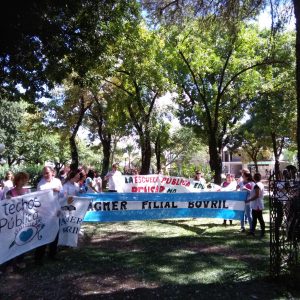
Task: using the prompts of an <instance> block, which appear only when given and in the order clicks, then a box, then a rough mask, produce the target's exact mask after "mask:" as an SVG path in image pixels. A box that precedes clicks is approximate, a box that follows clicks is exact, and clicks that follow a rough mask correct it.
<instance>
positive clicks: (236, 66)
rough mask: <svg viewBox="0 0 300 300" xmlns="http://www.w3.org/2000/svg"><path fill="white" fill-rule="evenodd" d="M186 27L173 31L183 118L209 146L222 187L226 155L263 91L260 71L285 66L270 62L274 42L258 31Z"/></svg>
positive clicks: (217, 26) (175, 75)
mask: <svg viewBox="0 0 300 300" xmlns="http://www.w3.org/2000/svg"><path fill="white" fill-rule="evenodd" d="M186 28H187V29H186V30H184V31H181V33H179V32H178V31H177V27H174V31H173V32H172V31H171V30H169V32H171V36H170V37H169V40H171V41H173V42H176V44H175V46H176V47H175V48H174V49H172V48H171V50H172V51H177V53H178V56H177V57H178V58H177V60H176V61H175V62H173V66H174V65H175V67H173V69H174V71H175V72H174V73H173V78H174V81H175V82H176V84H177V86H178V97H177V102H178V103H179V116H180V120H181V123H182V124H184V125H187V126H190V127H192V128H193V129H194V130H195V131H196V132H197V134H198V135H199V136H201V137H202V139H203V141H205V142H206V143H207V145H208V147H209V154H210V167H211V170H212V171H213V172H214V174H215V176H214V180H215V182H216V183H220V182H221V172H222V162H221V151H222V149H223V147H224V146H225V145H226V144H227V143H228V141H229V136H230V131H231V130H232V128H234V125H235V124H236V122H237V121H238V120H239V119H241V118H242V117H243V115H244V114H245V111H246V107H247V105H248V104H249V100H250V99H251V98H252V97H253V96H254V94H255V93H256V91H257V90H258V89H259V84H260V73H259V69H260V68H262V67H265V66H267V65H270V64H273V63H276V62H277V63H278V62H280V61H279V60H278V59H277V58H276V56H272V57H269V49H268V46H267V45H268V44H267V43H268V39H267V38H266V37H265V36H264V35H263V34H261V33H260V32H259V31H258V30H257V29H256V28H255V27H254V26H250V25H245V24H244V25H243V24H240V27H239V31H234V32H232V28H226V27H224V26H223V27H222V24H220V23H214V24H211V25H210V28H209V29H207V30H205V31H204V29H203V28H201V27H199V23H198V22H197V21H194V22H191V23H189V25H188V26H186ZM221 28H222V29H221ZM199 30H202V35H201V36H199V33H198V32H199ZM246 58H247V59H246Z"/></svg>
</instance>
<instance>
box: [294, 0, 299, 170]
mask: <svg viewBox="0 0 300 300" xmlns="http://www.w3.org/2000/svg"><path fill="white" fill-rule="evenodd" d="M294 12H295V19H296V89H297V150H298V153H297V157H298V170H300V2H299V0H294Z"/></svg>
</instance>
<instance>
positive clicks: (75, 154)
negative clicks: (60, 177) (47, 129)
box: [69, 133, 79, 171]
mask: <svg viewBox="0 0 300 300" xmlns="http://www.w3.org/2000/svg"><path fill="white" fill-rule="evenodd" d="M75 138H76V133H75V134H72V135H71V137H70V138H69V143H70V150H71V159H72V162H71V165H70V168H71V170H72V171H76V170H77V169H78V166H79V157H78V150H77V145H76V141H75Z"/></svg>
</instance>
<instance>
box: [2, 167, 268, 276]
mask: <svg viewBox="0 0 300 300" xmlns="http://www.w3.org/2000/svg"><path fill="white" fill-rule="evenodd" d="M137 173H138V172H137V171H136V172H135V174H137ZM55 175H56V174H55V171H54V169H53V168H52V167H50V166H45V167H44V168H43V170H42V177H41V179H40V180H39V182H38V184H37V188H36V189H37V191H42V190H53V195H54V197H57V199H59V198H64V197H66V196H76V195H79V194H81V193H101V192H102V179H101V177H100V176H99V173H98V172H96V171H94V170H93V169H86V168H84V167H82V168H79V169H77V170H69V171H68V172H61V173H60V174H59V175H60V176H59V178H57V177H56V176H55ZM104 180H105V181H107V182H108V191H109V192H119V191H120V190H119V187H120V186H121V184H120V181H121V180H122V173H121V172H120V171H119V165H118V164H117V163H114V164H112V169H111V171H109V172H108V173H107V174H106V176H105V177H104ZM194 180H197V181H199V182H200V183H201V184H203V186H205V185H206V181H205V179H204V177H203V174H202V173H201V172H200V171H199V170H197V171H195V176H194ZM260 180H261V175H260V174H259V173H256V174H254V176H253V177H252V175H251V174H250V172H249V170H247V169H243V170H242V172H241V178H239V179H238V180H236V179H235V176H234V175H233V174H226V179H225V181H224V182H223V183H222V184H221V187H220V190H221V191H236V190H242V191H247V194H248V196H247V200H246V203H245V212H244V217H243V218H242V219H241V232H245V231H246V229H245V223H246V222H247V223H248V224H249V231H248V234H249V235H254V234H255V230H256V225H257V221H259V223H260V228H261V233H260V235H261V236H264V234H265V222H264V219H263V209H264V202H263V197H264V186H263V184H262V183H261V182H260ZM28 182H29V175H28V174H27V173H26V172H18V173H16V174H13V173H12V172H11V171H8V172H7V173H6V175H5V178H4V179H3V180H2V181H1V186H0V200H3V199H10V198H13V197H17V196H21V195H24V194H26V193H29V192H30V191H31V190H30V189H29V188H28ZM227 221H228V220H224V223H223V224H224V225H226V224H227ZM229 222H230V224H232V220H229ZM57 242H58V232H57V236H56V239H55V240H54V241H53V242H52V243H50V244H48V245H43V246H40V247H38V248H36V249H35V250H34V260H35V263H36V264H37V265H42V264H43V260H44V257H45V255H46V252H47V249H48V258H49V259H51V260H56V253H57ZM25 267H26V266H25V263H24V255H19V256H18V257H16V258H14V259H12V260H10V261H8V262H6V263H5V264H4V265H3V266H2V268H4V269H5V271H6V272H13V271H14V269H16V268H21V269H22V268H25Z"/></svg>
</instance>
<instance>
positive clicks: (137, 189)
mask: <svg viewBox="0 0 300 300" xmlns="http://www.w3.org/2000/svg"><path fill="white" fill-rule="evenodd" d="M122 178H123V180H122V184H123V185H122V187H121V190H122V191H123V192H124V193H198V192H201V191H205V190H206V191H207V190H216V189H219V188H220V186H218V185H215V184H213V183H211V184H210V185H209V186H207V185H206V184H205V182H204V181H196V180H194V179H187V178H183V177H173V176H165V175H160V174H153V175H123V176H122Z"/></svg>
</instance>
